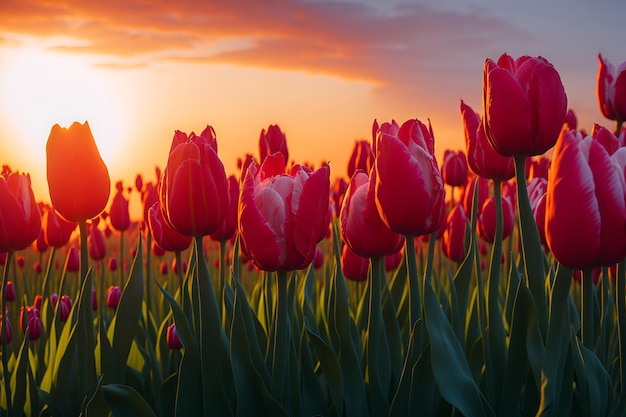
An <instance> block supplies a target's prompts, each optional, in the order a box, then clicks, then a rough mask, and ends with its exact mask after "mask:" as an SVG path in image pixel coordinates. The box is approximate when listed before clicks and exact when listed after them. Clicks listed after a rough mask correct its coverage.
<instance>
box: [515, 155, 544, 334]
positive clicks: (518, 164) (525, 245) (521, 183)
mask: <svg viewBox="0 0 626 417" xmlns="http://www.w3.org/2000/svg"><path fill="white" fill-rule="evenodd" d="M525 169H526V157H525V156H522V157H515V182H516V185H517V207H518V212H519V233H520V236H521V240H522V244H521V252H522V259H523V266H524V268H523V271H524V275H525V277H526V280H527V282H528V287H529V288H530V291H531V293H532V295H533V298H534V300H535V305H536V306H537V314H538V319H539V329H540V330H541V334H543V335H545V334H546V329H547V323H548V319H547V311H548V309H547V300H546V292H545V271H544V269H543V263H544V253H543V249H542V248H541V239H540V238H539V230H538V229H537V224H536V223H535V218H534V217H533V212H532V209H531V208H530V201H529V200H528V189H527V187H526V172H525Z"/></svg>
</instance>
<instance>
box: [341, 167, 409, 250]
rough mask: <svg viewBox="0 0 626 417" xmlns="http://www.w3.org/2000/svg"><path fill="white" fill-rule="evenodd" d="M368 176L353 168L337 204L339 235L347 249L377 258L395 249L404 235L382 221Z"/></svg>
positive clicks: (373, 182) (372, 184) (373, 178)
mask: <svg viewBox="0 0 626 417" xmlns="http://www.w3.org/2000/svg"><path fill="white" fill-rule="evenodd" d="M375 174H376V173H375V171H372V177H371V178H368V176H367V174H366V173H365V172H363V171H361V170H357V171H356V172H355V174H354V175H353V176H352V179H351V180H350V185H348V190H347V191H346V195H345V197H344V200H343V205H342V208H341V215H340V221H341V236H342V238H343V240H344V241H345V242H346V244H347V245H348V246H349V247H350V249H351V250H352V251H353V252H354V253H356V254H357V255H359V256H362V257H364V258H377V257H381V256H386V255H390V254H392V253H395V252H398V251H399V250H400V248H401V247H402V245H403V244H404V236H402V235H399V234H397V233H395V232H393V231H392V230H391V229H389V227H387V225H386V224H385V223H384V222H383V221H382V219H381V218H380V215H379V214H378V210H377V208H376V197H375V195H374V186H375V181H376V179H375Z"/></svg>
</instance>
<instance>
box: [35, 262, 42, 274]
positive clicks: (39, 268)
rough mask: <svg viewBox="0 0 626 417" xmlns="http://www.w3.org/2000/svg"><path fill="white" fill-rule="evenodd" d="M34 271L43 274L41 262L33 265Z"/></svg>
mask: <svg viewBox="0 0 626 417" xmlns="http://www.w3.org/2000/svg"><path fill="white" fill-rule="evenodd" d="M33 270H34V271H35V273H37V274H41V271H42V270H43V268H42V267H41V264H40V263H39V262H35V263H33Z"/></svg>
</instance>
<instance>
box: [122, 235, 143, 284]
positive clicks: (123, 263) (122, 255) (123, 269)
mask: <svg viewBox="0 0 626 417" xmlns="http://www.w3.org/2000/svg"><path fill="white" fill-rule="evenodd" d="M148 250H150V246H148ZM146 282H150V279H147V280H146ZM120 289H124V231H123V230H120Z"/></svg>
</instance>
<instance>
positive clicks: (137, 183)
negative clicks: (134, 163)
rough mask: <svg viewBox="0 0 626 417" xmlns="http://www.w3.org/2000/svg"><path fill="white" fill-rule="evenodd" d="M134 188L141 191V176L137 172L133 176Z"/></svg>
mask: <svg viewBox="0 0 626 417" xmlns="http://www.w3.org/2000/svg"><path fill="white" fill-rule="evenodd" d="M135 188H136V189H137V192H139V193H141V192H143V177H142V176H141V174H137V176H136V177H135Z"/></svg>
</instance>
